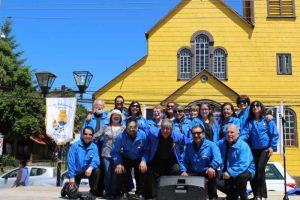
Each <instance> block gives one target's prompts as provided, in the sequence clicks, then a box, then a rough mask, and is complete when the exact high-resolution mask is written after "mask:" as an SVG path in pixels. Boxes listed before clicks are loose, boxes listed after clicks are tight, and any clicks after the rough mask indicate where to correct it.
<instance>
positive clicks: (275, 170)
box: [247, 161, 297, 192]
mask: <svg viewBox="0 0 300 200" xmlns="http://www.w3.org/2000/svg"><path fill="white" fill-rule="evenodd" d="M265 171H266V184H267V189H268V191H281V192H283V191H284V168H283V166H282V165H281V163H279V162H271V161H270V162H268V163H267V166H266V170H265ZM296 187H297V184H296V181H295V179H293V178H292V177H291V176H290V175H289V174H288V172H286V188H287V191H289V190H291V189H295V188H296ZM247 188H248V189H251V186H250V184H249V183H248V185H247Z"/></svg>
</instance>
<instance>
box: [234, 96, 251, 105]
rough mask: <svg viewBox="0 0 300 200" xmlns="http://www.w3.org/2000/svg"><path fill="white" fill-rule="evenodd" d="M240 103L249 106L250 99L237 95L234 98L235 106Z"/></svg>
mask: <svg viewBox="0 0 300 200" xmlns="http://www.w3.org/2000/svg"><path fill="white" fill-rule="evenodd" d="M242 101H246V102H247V104H248V105H250V98H249V97H248V96H247V95H239V96H238V97H237V98H236V105H239V104H240V103H241V102H242Z"/></svg>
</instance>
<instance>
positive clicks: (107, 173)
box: [95, 109, 125, 198]
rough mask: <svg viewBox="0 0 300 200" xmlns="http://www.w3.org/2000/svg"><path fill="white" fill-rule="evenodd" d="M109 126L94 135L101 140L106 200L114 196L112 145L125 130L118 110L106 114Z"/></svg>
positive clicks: (123, 117) (121, 115)
mask: <svg viewBox="0 0 300 200" xmlns="http://www.w3.org/2000/svg"><path fill="white" fill-rule="evenodd" d="M108 118H109V125H105V126H104V127H103V128H101V129H100V130H99V131H98V132H97V133H96V134H95V139H96V140H97V139H101V140H102V147H101V149H100V152H101V154H100V155H101V161H102V163H103V168H104V188H105V195H106V198H111V197H113V196H115V195H116V192H117V191H116V187H115V186H116V176H115V173H114V170H115V169H114V163H113V159H112V157H111V155H110V152H111V148H112V144H113V142H114V140H115V138H116V137H117V135H118V134H119V133H122V132H123V131H124V129H125V127H124V126H122V125H121V124H122V120H124V119H125V116H124V115H123V114H122V113H121V111H120V110H118V109H115V110H112V111H111V112H110V113H109V114H108Z"/></svg>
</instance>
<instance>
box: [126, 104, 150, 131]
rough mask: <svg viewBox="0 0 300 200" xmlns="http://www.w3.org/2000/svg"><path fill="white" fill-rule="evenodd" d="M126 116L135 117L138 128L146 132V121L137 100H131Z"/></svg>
mask: <svg viewBox="0 0 300 200" xmlns="http://www.w3.org/2000/svg"><path fill="white" fill-rule="evenodd" d="M128 118H136V119H137V122H138V128H139V129H142V130H143V131H145V132H146V133H147V129H148V128H147V121H146V119H145V118H144V117H143V114H142V109H141V105H140V103H139V102H138V101H132V102H131V104H130V105H129V108H128V116H127V119H128Z"/></svg>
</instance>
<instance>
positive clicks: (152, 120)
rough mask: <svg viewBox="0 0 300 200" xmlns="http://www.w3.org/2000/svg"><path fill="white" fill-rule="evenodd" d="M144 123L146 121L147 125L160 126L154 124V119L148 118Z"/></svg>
mask: <svg viewBox="0 0 300 200" xmlns="http://www.w3.org/2000/svg"><path fill="white" fill-rule="evenodd" d="M146 123H147V125H148V126H155V127H158V128H160V126H158V125H157V124H156V121H155V119H148V120H146Z"/></svg>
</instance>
